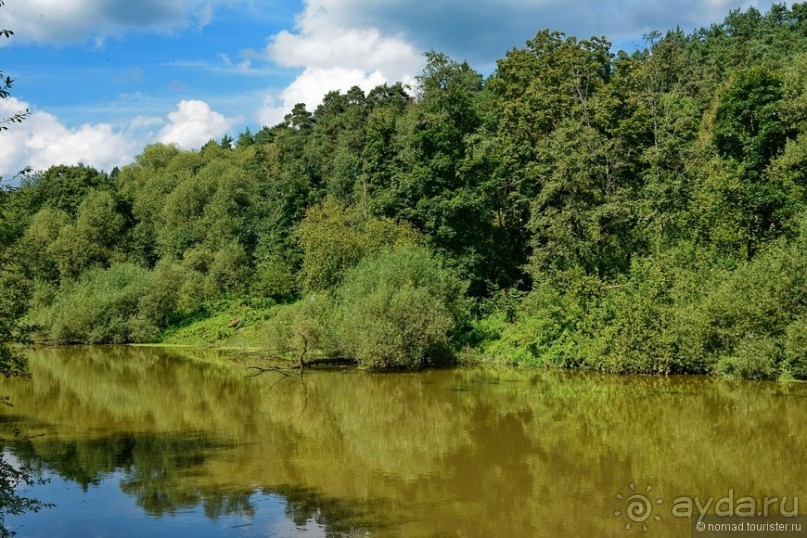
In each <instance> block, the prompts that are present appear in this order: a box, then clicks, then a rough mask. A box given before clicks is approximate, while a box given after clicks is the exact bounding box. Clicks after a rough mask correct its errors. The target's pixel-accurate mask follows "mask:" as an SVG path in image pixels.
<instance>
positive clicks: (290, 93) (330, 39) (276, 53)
mask: <svg viewBox="0 0 807 538" xmlns="http://www.w3.org/2000/svg"><path fill="white" fill-rule="evenodd" d="M334 4H335V2H333V1H332V0H309V1H308V2H307V3H306V6H305V9H304V11H303V12H302V14H300V16H298V18H297V22H296V27H295V31H294V32H290V31H287V30H284V31H282V32H280V33H278V34H276V35H275V36H273V37H272V38H271V39H270V43H269V45H268V47H267V48H266V51H265V55H266V57H267V58H268V59H269V60H271V61H272V62H274V63H276V64H279V65H281V66H284V67H294V68H302V72H301V73H300V75H299V76H298V77H297V78H296V79H295V80H294V81H293V82H292V83H291V84H290V85H289V86H288V87H286V88H285V89H284V90H282V91H281V92H278V93H273V94H271V95H269V96H267V98H266V100H265V102H264V105H263V107H262V109H261V110H260V112H259V119H260V121H261V122H262V123H264V124H265V125H272V124H274V123H277V122H279V121H281V120H282V119H283V116H284V114H286V113H287V112H288V111H290V110H291V109H292V107H293V106H294V105H295V104H297V103H305V104H306V105H307V107H308V108H309V109H312V108H314V107H316V105H318V104H319V103H320V102H321V100H322V96H323V95H325V94H326V93H327V92H329V91H332V90H340V91H346V90H348V89H350V88H351V87H352V86H359V87H360V88H362V89H363V90H365V91H369V90H370V89H372V88H373V87H375V86H378V85H380V84H384V83H387V82H390V83H391V82H398V81H401V82H404V83H410V84H411V83H412V82H413V81H414V76H415V74H417V73H418V72H419V70H420V68H421V67H422V65H423V58H422V55H421V52H420V51H419V50H418V49H417V48H416V47H415V46H414V45H413V44H412V43H410V42H409V41H408V40H407V39H406V37H405V36H404V35H403V34H396V33H382V32H381V31H380V30H379V29H377V28H375V27H372V26H362V25H356V24H354V21H352V20H351V18H350V17H337V16H334V15H335V11H334V9H333V8H334ZM337 11H338V10H337Z"/></svg>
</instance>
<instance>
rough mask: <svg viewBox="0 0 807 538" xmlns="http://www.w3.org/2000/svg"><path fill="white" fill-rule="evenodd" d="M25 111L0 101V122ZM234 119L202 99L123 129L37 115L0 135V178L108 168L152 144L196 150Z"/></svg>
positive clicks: (17, 104)
mask: <svg viewBox="0 0 807 538" xmlns="http://www.w3.org/2000/svg"><path fill="white" fill-rule="evenodd" d="M26 108H28V104H27V103H25V102H23V101H20V100H19V99H15V98H8V99H3V100H0V118H7V117H10V116H11V115H13V114H14V113H17V112H20V111H23V110H25V109H26ZM234 121H235V120H233V119H231V118H227V117H225V116H223V115H222V114H219V113H218V112H216V111H214V110H212V109H211V108H210V106H208V104H207V103H205V102H203V101H181V102H180V103H179V104H178V105H177V108H176V110H174V111H173V112H170V113H169V114H168V117H167V119H166V118H161V117H156V116H153V117H137V118H134V119H133V120H132V121H130V122H129V124H128V125H125V126H113V125H111V124H108V123H97V124H85V125H81V126H79V127H75V128H69V127H67V126H65V125H64V124H63V123H62V122H61V121H60V120H59V118H57V117H56V116H54V115H53V114H49V113H47V112H42V111H36V112H34V113H33V114H31V116H30V117H28V118H27V119H26V120H25V121H23V122H22V123H19V124H14V125H11V126H10V129H9V130H7V131H3V132H0V176H2V177H3V178H4V179H5V180H9V179H10V178H11V177H13V176H14V175H15V174H16V173H17V172H19V171H20V170H22V169H23V168H25V167H27V166H30V167H32V168H33V169H34V170H44V169H47V168H48V167H50V166H52V165H57V164H67V165H73V164H79V163H83V164H86V165H89V166H93V167H96V168H100V169H103V170H110V169H111V168H113V167H114V166H122V165H125V164H127V163H129V162H131V161H132V160H133V158H134V156H135V155H136V154H137V153H139V152H140V151H142V149H143V146H145V145H146V144H149V143H151V142H165V143H171V144H177V145H178V146H180V147H182V148H185V149H194V148H198V147H200V146H202V145H203V144H205V143H206V142H207V141H208V140H210V139H211V138H213V139H218V138H220V137H221V136H223V135H224V134H225V133H226V132H227V129H229V128H230V127H231V126H232V125H233V123H234Z"/></svg>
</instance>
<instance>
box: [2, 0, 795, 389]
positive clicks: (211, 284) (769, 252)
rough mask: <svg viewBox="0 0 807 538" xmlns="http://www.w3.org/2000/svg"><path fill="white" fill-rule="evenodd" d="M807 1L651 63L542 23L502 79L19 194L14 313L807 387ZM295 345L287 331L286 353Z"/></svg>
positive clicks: (376, 97) (426, 78)
mask: <svg viewBox="0 0 807 538" xmlns="http://www.w3.org/2000/svg"><path fill="white" fill-rule="evenodd" d="M805 126H807V4H799V3H796V4H793V5H792V6H791V7H787V6H786V5H784V4H775V5H773V6H772V7H771V9H770V11H769V12H767V13H761V12H760V11H758V10H756V9H754V8H750V9H748V10H747V11H740V10H737V11H732V12H730V13H729V15H728V16H727V17H726V18H725V20H724V21H723V22H722V23H719V24H715V25H712V26H710V27H708V28H702V29H699V30H696V31H694V32H691V33H685V32H683V31H682V30H680V29H676V30H671V31H668V32H667V33H665V34H662V33H657V32H656V33H651V34H649V35H648V36H646V44H645V46H644V47H643V48H641V49H640V50H637V51H634V52H631V53H628V52H625V51H619V52H616V53H614V52H612V47H611V44H610V43H609V42H608V41H607V40H606V38H604V37H595V38H591V39H588V40H578V39H577V38H574V37H569V36H566V35H564V34H562V33H559V32H552V31H541V32H539V33H538V34H537V35H536V36H535V37H534V38H533V39H531V40H529V41H528V42H527V43H526V44H525V46H523V47H522V48H516V49H513V50H510V51H508V52H507V53H506V54H505V55H504V57H503V58H501V59H500V60H498V62H497V66H496V69H495V71H494V72H493V74H492V75H490V76H489V77H484V76H482V75H481V74H480V73H478V72H477V71H475V70H474V69H473V68H472V67H471V66H470V65H468V64H467V63H465V62H460V61H456V60H453V59H451V58H449V57H447V56H446V55H444V54H441V53H438V52H429V53H427V54H426V67H425V68H424V70H423V72H422V73H421V75H420V76H419V77H418V78H417V83H416V86H415V87H414V88H406V87H404V86H403V85H401V84H387V85H382V86H379V87H376V88H374V89H372V90H371V91H369V92H368V93H365V92H363V91H362V90H361V89H359V88H357V87H354V88H352V89H350V90H349V91H347V92H345V93H342V92H330V93H328V94H326V95H325V96H324V99H323V101H322V104H320V105H319V106H318V107H317V108H316V109H315V110H314V111H309V110H307V109H306V107H305V106H304V105H297V106H295V107H294V109H293V110H292V111H291V113H289V114H288V115H287V116H286V117H285V120H284V121H283V122H282V123H280V124H278V125H275V126H271V127H264V128H263V129H261V130H260V131H258V132H256V133H251V132H250V131H249V130H247V131H246V132H244V133H241V134H240V135H238V137H237V138H235V139H233V138H231V137H229V136H226V137H225V138H224V139H222V140H221V141H211V142H209V143H208V144H206V145H205V146H204V147H202V148H201V149H200V150H199V151H182V150H179V149H178V148H176V147H173V146H169V145H161V144H155V145H150V146H148V147H146V148H144V150H143V152H142V153H141V154H140V155H139V156H138V157H137V158H136V160H135V162H134V163H133V164H130V165H127V166H125V167H123V168H121V169H115V170H113V171H112V172H111V173H104V172H101V171H98V170H95V169H93V168H90V167H87V166H82V165H79V166H54V167H52V168H50V169H48V170H46V171H40V172H35V173H31V174H28V175H27V176H26V177H25V179H24V180H23V182H22V184H21V185H20V186H19V187H18V188H8V187H7V188H6V189H5V190H4V191H3V193H2V198H0V211H2V221H0V256H2V259H13V260H15V262H14V263H15V265H14V267H15V270H13V271H3V272H2V273H1V274H0V280H2V282H0V286H2V289H3V290H4V294H3V295H4V297H3V303H4V304H3V305H2V307H3V308H4V309H5V311H7V312H9V313H10V314H11V315H12V316H13V317H14V318H15V319H18V320H23V321H25V323H26V324H28V325H29V326H32V327H35V328H36V331H37V333H36V334H37V337H38V338H39V339H41V340H46V341H52V342H60V343H78V342H88V343H106V342H153V341H159V340H160V339H161V338H163V336H164V335H165V334H166V331H170V330H172V328H175V327H178V326H186V325H188V324H190V323H193V322H194V321H197V320H200V319H205V318H209V317H211V316H214V315H216V314H217V313H221V312H227V311H228V309H231V308H232V306H233V304H239V305H246V306H247V307H248V308H250V309H252V310H253V311H255V312H259V313H260V315H257V316H256V317H257V318H260V320H261V323H264V324H265V325H266V327H267V331H266V334H267V335H268V336H267V346H271V347H272V349H276V350H277V353H278V354H280V355H283V354H285V355H288V356H292V355H299V353H300V350H301V349H305V350H306V351H309V350H310V352H311V353H312V354H319V355H322V356H346V357H350V358H356V359H358V360H359V362H360V363H362V364H365V365H367V366H370V367H383V368H387V367H394V368H417V367H421V366H428V365H435V364H444V363H446V362H450V361H453V360H456V359H457V357H460V358H466V359H474V358H480V359H486V358H494V359H496V360H500V361H505V362H512V363H517V364H530V365H539V364H540V365H554V366H560V367H579V368H587V369H596V370H603V371H609V372H622V373H657V374H671V373H723V374H729V375H738V376H742V377H747V378H764V379H771V378H780V377H781V378H807V300H805V298H807V278H806V277H805V275H807V254H806V253H807V209H805V201H806V200H807V195H806V194H805V188H807V138H806V137H807V135H805V134H803V131H804V130H805ZM270 340H271V341H270Z"/></svg>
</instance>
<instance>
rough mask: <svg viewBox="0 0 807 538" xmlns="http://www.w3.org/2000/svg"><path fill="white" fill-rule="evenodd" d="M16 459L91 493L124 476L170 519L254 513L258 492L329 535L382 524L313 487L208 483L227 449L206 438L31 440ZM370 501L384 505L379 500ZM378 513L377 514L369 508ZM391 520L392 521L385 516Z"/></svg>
mask: <svg viewBox="0 0 807 538" xmlns="http://www.w3.org/2000/svg"><path fill="white" fill-rule="evenodd" d="M8 448H9V450H10V451H11V452H12V453H13V454H14V455H15V456H16V457H17V458H19V460H20V461H21V462H23V463H25V464H28V465H30V466H31V468H32V469H38V470H39V471H40V472H46V473H48V472H49V473H54V474H57V475H59V476H60V477H62V478H64V479H66V480H70V481H72V482H76V483H77V484H79V485H80V486H81V488H82V490H84V491H87V489H88V488H89V487H90V486H97V485H99V484H100V483H101V482H102V481H103V480H104V479H105V478H106V477H108V476H109V475H110V474H111V473H114V472H119V473H120V483H119V485H120V489H121V491H122V492H123V493H125V494H126V495H130V496H132V497H134V498H135V499H136V502H137V505H138V506H140V507H141V508H142V509H143V511H144V512H145V513H146V514H149V515H152V516H165V515H173V514H176V513H178V512H180V511H182V510H187V509H192V508H195V507H197V506H201V507H202V509H203V512H204V514H205V516H206V517H208V518H209V519H211V520H216V519H219V518H221V517H224V516H229V515H238V516H241V517H247V518H252V517H254V516H255V513H256V512H255V506H254V495H255V494H256V493H260V494H263V495H272V496H275V497H278V498H280V499H282V501H283V502H285V504H286V507H285V510H284V512H285V514H286V516H287V517H288V519H289V520H290V521H292V522H293V523H294V524H295V525H297V526H301V527H302V526H305V525H306V523H308V522H310V521H313V522H315V523H316V524H318V525H321V526H323V527H324V528H325V532H326V535H327V536H348V535H349V536H359V535H364V533H365V531H368V530H369V529H371V528H380V527H382V526H384V522H382V521H378V520H377V519H378V518H377V517H376V518H375V519H376V521H372V522H370V520H372V519H373V518H372V516H370V517H365V515H364V514H363V513H362V512H364V510H362V509H361V507H359V508H360V509H359V510H358V511H357V510H356V507H355V506H354V505H353V504H352V503H350V502H347V501H345V500H341V499H337V498H331V497H327V496H324V495H322V494H320V493H318V492H317V491H316V490H314V489H310V488H302V487H297V486H290V485H284V486H279V487H272V488H268V487H265V488H260V489H259V490H258V489H255V488H243V489H236V488H230V487H219V486H217V485H215V484H212V485H206V484H205V483H204V477H205V473H204V467H205V464H206V463H207V462H208V459H209V458H210V457H211V456H212V455H213V454H217V453H220V452H222V451H227V450H228V447H226V446H224V445H222V444H220V443H215V442H212V441H211V440H210V439H209V438H207V437H205V436H203V435H185V436H181V435H172V436H148V435H144V436H134V435H122V436H116V437H111V438H104V439H92V440H84V441H70V442H53V441H44V442H37V443H34V442H32V441H30V440H27V441H24V442H20V443H16V444H14V445H11V446H9V447H8ZM371 504H376V505H377V504H379V503H378V502H377V501H374V502H373V503H371ZM368 512H369V513H370V514H371V515H372V514H378V513H379V510H378V509H377V508H376V509H374V510H368ZM384 519H385V521H388V520H389V518H386V517H385V518H384Z"/></svg>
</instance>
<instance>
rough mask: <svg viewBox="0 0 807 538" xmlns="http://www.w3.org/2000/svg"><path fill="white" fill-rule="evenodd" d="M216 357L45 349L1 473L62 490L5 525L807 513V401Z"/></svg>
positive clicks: (558, 521)
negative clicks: (296, 369)
mask: <svg viewBox="0 0 807 538" xmlns="http://www.w3.org/2000/svg"><path fill="white" fill-rule="evenodd" d="M203 353H204V352H202V351H180V350H171V349H159V348H127V347H77V348H64V349H60V348H54V349H44V350H38V351H32V352H31V353H30V365H29V369H30V372H31V373H32V378H31V379H30V380H19V379H17V380H10V381H4V382H2V383H0V394H8V395H10V396H11V398H12V402H13V404H14V406H13V407H10V408H6V409H4V410H3V414H2V415H0V419H2V423H1V424H0V427H2V435H3V436H4V437H5V438H6V439H7V441H6V443H5V449H4V450H5V455H6V457H7V458H8V459H10V460H12V461H16V462H26V463H29V464H32V465H34V466H35V467H36V468H37V469H39V470H40V472H41V476H42V477H43V478H45V479H46V482H45V483H43V484H41V485H36V486H33V487H28V488H25V489H24V490H23V492H24V493H25V494H26V495H30V496H33V497H36V498H38V499H40V500H41V501H43V502H49V503H53V504H55V506H54V507H53V508H48V509H44V510H43V511H41V512H39V513H37V514H26V515H23V516H14V517H8V518H7V520H6V524H7V526H8V527H9V528H10V529H11V530H15V531H17V533H18V536H20V537H24V536H115V537H119V536H181V535H192V536H200V537H202V536H406V537H409V536H412V537H417V536H485V537H488V536H514V537H515V536H517V537H544V536H546V537H564V536H569V537H578V536H690V524H691V522H690V519H689V518H687V517H684V516H685V515H686V513H687V512H686V508H687V506H691V507H693V509H694V515H696V516H697V513H698V508H697V506H698V505H700V506H704V505H706V504H707V503H708V502H710V501H711V503H712V504H711V507H710V508H709V509H707V510H705V511H708V512H714V508H715V505H716V504H717V503H718V502H719V501H721V500H722V503H721V504H720V506H719V508H720V509H721V510H723V511H724V512H725V511H726V510H729V509H730V510H734V511H735V512H743V513H742V514H740V515H748V514H749V513H750V512H748V510H747V509H748V503H756V504H754V506H752V507H751V510H757V509H758V510H759V511H761V510H762V508H763V505H764V503H765V502H768V506H769V507H768V510H770V511H771V512H776V511H782V512H783V513H786V514H788V513H793V512H794V508H798V502H799V500H800V499H799V498H800V497H801V496H803V499H804V500H803V504H804V510H803V511H807V481H805V478H806V477H807V386H806V385H804V384H800V383H794V384H779V383H751V382H742V381H725V380H722V381H721V380H715V379H709V378H697V377H674V378H650V377H619V376H604V375H592V374H584V373H576V372H559V371H518V370H508V369H457V370H442V371H428V372H422V373H400V374H373V373H367V372H361V371H355V370H328V371H311V372H306V373H305V374H304V375H303V376H302V377H300V376H296V375H295V376H291V377H284V376H283V375H281V374H278V373H274V372H270V373H265V374H263V375H259V376H254V377H251V376H250V371H249V370H247V369H246V368H245V367H246V366H248V365H250V364H256V363H257V362H256V359H248V358H247V359H245V358H243V357H242V358H233V359H227V354H226V353H224V357H225V360H221V361H219V362H209V361H206V360H200V355H201V354H203ZM14 429H19V430H20V431H21V432H22V433H23V434H24V435H27V436H28V437H29V438H28V439H23V440H13V434H12V433H11V432H12V431H13V430H14ZM9 439H10V440H9ZM773 498H776V499H777V500H775V501H772V499H773ZM741 499H742V501H740V500H741ZM695 501H697V502H698V504H695ZM741 502H742V506H741ZM687 503H689V504H687ZM729 505H732V506H729ZM794 505H795V506H794ZM645 529H647V530H645ZM805 531H807V526H805Z"/></svg>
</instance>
